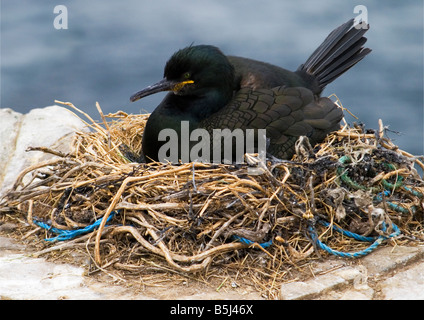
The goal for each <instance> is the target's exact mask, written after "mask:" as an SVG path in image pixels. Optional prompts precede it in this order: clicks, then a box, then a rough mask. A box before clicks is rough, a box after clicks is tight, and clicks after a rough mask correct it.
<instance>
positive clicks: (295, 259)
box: [0, 103, 424, 293]
mask: <svg viewBox="0 0 424 320" xmlns="http://www.w3.org/2000/svg"><path fill="white" fill-rule="evenodd" d="M62 104H65V105H68V106H70V107H72V108H74V109H75V110H77V111H79V110H78V109H77V108H75V107H74V106H73V105H72V104H70V103H62ZM99 111H100V114H101V116H102V119H103V124H102V125H100V124H98V123H96V122H95V121H93V120H92V119H91V118H89V117H88V116H87V115H86V116H87V117H88V118H89V120H90V121H91V123H87V124H88V125H89V126H90V127H91V128H92V131H91V132H89V133H83V132H78V133H77V134H76V137H75V142H74V151H73V152H72V153H70V154H62V153H60V152H57V151H55V150H50V149H47V148H32V149H33V150H41V151H44V152H46V153H52V154H54V155H55V157H53V158H50V159H49V160H47V161H45V162H42V163H39V164H37V165H34V166H32V167H29V168H27V169H25V170H24V171H23V172H22V173H21V174H20V175H19V177H18V178H17V180H16V183H15V184H14V185H13V187H12V189H11V190H10V192H8V194H6V196H5V197H4V198H3V200H2V202H1V203H0V208H1V212H3V213H4V212H9V213H10V212H13V213H14V214H15V216H16V214H17V213H19V214H21V215H22V216H23V217H24V218H25V221H26V222H27V224H26V225H25V224H22V228H26V229H28V230H27V231H26V235H24V236H25V237H27V236H28V235H29V234H30V235H31V236H33V237H37V238H38V239H44V238H46V239H52V238H54V237H56V236H57V235H58V233H59V234H60V232H61V231H67V230H68V231H72V230H86V229H84V228H87V227H88V226H90V225H93V223H97V225H96V228H92V229H90V230H89V231H85V232H82V234H81V235H78V236H77V237H76V238H74V239H73V240H67V241H65V242H48V241H44V240H43V241H42V242H43V245H42V246H43V248H40V254H48V253H51V252H54V251H55V250H59V249H60V250H63V249H65V248H66V249H67V250H68V251H69V250H73V249H74V248H76V247H79V248H80V247H81V245H83V246H84V247H85V248H86V250H87V252H88V253H89V255H90V257H91V258H92V261H93V262H94V265H95V266H96V267H97V268H98V269H101V270H109V272H110V270H119V271H120V272H124V273H125V272H126V273H129V274H131V273H137V274H140V273H141V274H143V273H148V272H150V273H152V272H153V273H155V272H156V273H157V272H158V270H161V272H166V273H178V274H191V276H194V275H200V276H201V277H204V278H205V275H206V274H207V275H209V276H208V277H206V278H210V275H211V274H213V273H222V272H234V273H237V274H239V273H245V274H246V275H247V277H246V279H249V281H253V282H254V283H255V285H256V286H257V287H258V289H259V290H262V291H267V292H268V293H269V292H270V291H272V290H275V288H276V284H278V283H279V282H281V281H285V280H288V279H289V272H288V271H287V270H290V268H293V267H297V266H299V265H300V264H302V263H303V262H305V261H307V260H308V259H317V258H326V257H329V256H330V255H331V253H328V252H326V251H324V250H321V248H322V246H318V245H317V244H318V243H325V244H326V245H327V246H329V247H331V248H333V249H334V250H336V251H338V252H352V251H355V252H356V251H360V250H363V249H364V248H366V247H368V246H369V243H366V242H362V241H358V240H355V239H353V238H350V237H347V236H346V234H347V233H344V232H338V231H337V230H341V229H342V230H344V231H346V232H351V233H355V234H357V235H361V236H364V237H376V238H377V237H378V236H384V239H385V240H387V241H383V242H382V244H381V245H387V243H390V242H393V241H396V242H397V243H399V242H402V241H417V240H423V239H424V237H423V220H424V218H423V193H424V182H423V180H422V178H421V177H420V175H419V174H418V173H417V170H416V169H415V168H414V165H415V166H419V167H421V168H424V166H423V164H422V162H421V161H419V159H418V158H417V157H414V156H412V155H410V154H408V153H407V152H404V151H402V150H400V149H399V148H397V147H396V146H395V145H394V144H393V143H392V142H391V141H390V139H388V138H387V137H385V128H384V127H383V125H382V123H381V122H380V127H379V130H378V131H373V130H365V129H363V128H362V127H360V126H356V125H355V126H352V127H350V126H348V125H347V124H345V125H344V126H343V127H341V129H340V130H339V131H338V132H335V133H333V134H331V135H329V136H328V137H327V138H326V140H325V141H324V142H323V143H321V144H320V145H318V146H315V148H311V146H309V145H308V143H307V141H306V142H305V141H303V142H302V141H301V140H299V141H298V145H297V149H296V151H297V152H296V155H295V156H294V157H293V159H292V160H291V161H282V160H278V159H267V162H266V164H265V165H264V164H262V165H261V164H260V163H259V168H257V169H260V170H261V174H255V175H252V174H249V168H251V166H252V165H253V166H254V165H256V166H258V164H257V162H255V161H254V160H255V159H256V158H255V156H254V155H246V156H247V157H249V161H246V164H241V165H224V164H205V163H187V164H179V165H172V164H164V163H150V164H144V163H136V162H133V161H132V160H133V155H134V154H139V151H140V150H141V140H142V139H141V138H142V134H143V128H144V125H145V123H146V120H147V118H148V115H128V114H125V113H123V112H119V113H116V114H112V115H108V116H104V115H103V113H102V112H101V110H100V108H99ZM255 163H256V164H255ZM28 176H30V177H31V178H30V179H28ZM24 177H26V182H24V181H25V180H24ZM8 216H13V215H10V214H9V215H8ZM320 221H324V222H325V224H321V223H318V222H320ZM42 224H44V225H45V226H47V227H45V228H41V227H40V225H41V226H42ZM392 225H393V226H394V225H395V226H396V227H397V228H398V229H399V233H400V235H398V234H396V237H391V236H390V232H392V231H393V230H392ZM87 230H88V229H87ZM52 231H56V233H54V232H52ZM21 234H22V232H21ZM318 240H319V242H318Z"/></svg>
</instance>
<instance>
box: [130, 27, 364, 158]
mask: <svg viewBox="0 0 424 320" xmlns="http://www.w3.org/2000/svg"><path fill="white" fill-rule="evenodd" d="M360 27H361V25H356V26H355V25H354V19H351V20H349V21H348V22H346V23H344V24H343V25H341V26H339V27H338V28H336V29H335V30H333V31H332V32H331V33H330V34H329V35H328V36H327V38H326V39H325V40H324V42H323V43H322V44H321V45H320V46H319V47H318V48H317V49H316V50H315V51H314V52H313V53H312V55H311V56H310V57H309V58H308V59H307V61H306V62H305V63H303V64H301V65H300V66H299V68H298V69H297V70H296V71H295V72H292V71H289V70H286V69H283V68H280V67H277V66H274V65H271V64H268V63H265V62H260V61H256V60H251V59H247V58H241V57H233V56H225V55H224V54H223V53H222V52H221V51H220V50H219V49H218V48H216V47H213V46H209V45H198V46H189V47H187V48H184V49H181V50H179V51H177V52H176V53H174V54H173V55H172V57H171V58H170V59H169V61H168V62H167V63H166V66H165V70H164V79H163V80H161V81H159V82H158V83H156V84H154V85H152V86H149V87H147V88H145V89H143V90H141V91H139V92H137V93H135V94H134V95H133V96H131V98H130V100H131V101H136V100H138V99H140V98H143V97H145V96H148V95H150V94H153V93H156V92H160V91H171V92H170V93H169V94H167V95H166V97H165V98H164V99H163V101H162V102H161V103H160V104H159V106H158V107H157V108H156V109H155V110H154V111H153V112H152V114H151V115H150V117H149V119H148V121H147V123H146V126H145V130H144V134H143V141H142V153H143V154H144V156H145V158H146V160H147V161H150V160H155V161H163V160H164V159H159V158H158V152H159V149H160V148H161V146H163V145H164V144H165V141H159V140H158V135H159V132H160V131H161V130H162V129H167V128H169V129H173V130H175V131H176V132H177V133H178V134H180V130H181V121H189V123H190V132H191V131H192V130H194V129H196V128H205V129H207V130H208V131H209V132H212V129H224V128H228V129H230V130H234V129H236V128H240V129H242V130H246V129H266V136H267V139H268V147H267V152H268V153H269V154H271V155H273V156H275V157H278V158H282V159H289V158H291V157H292V155H293V154H294V149H295V148H294V146H295V142H296V140H297V139H298V137H299V136H307V137H308V138H309V141H310V142H311V144H312V145H314V144H316V143H319V142H321V141H322V140H323V139H324V138H325V137H326V136H327V135H328V134H329V133H330V132H332V131H336V130H338V129H339V126H340V125H339V122H340V121H341V119H342V118H343V112H342V110H341V109H340V108H338V107H337V106H336V105H335V104H334V103H333V102H332V101H331V100H330V99H328V98H326V97H320V95H321V93H322V91H323V90H324V88H325V86H326V85H328V84H329V83H331V82H332V81H334V80H335V79H336V78H338V77H339V76H340V75H342V74H343V73H344V72H346V71H347V70H348V69H350V68H351V67H352V66H354V65H355V64H356V63H357V62H359V61H360V60H362V59H363V58H364V57H365V56H366V55H367V54H368V53H370V52H371V50H370V49H368V48H364V47H363V46H364V44H365V42H366V40H367V39H366V38H365V37H363V35H364V33H365V32H366V31H367V30H368V26H367V27H366V28H360ZM179 137H180V136H179ZM180 139H181V137H180ZM183 139H184V138H183ZM180 142H181V140H180V141H179V142H178V143H180ZM180 152H181V151H180ZM179 157H181V153H179Z"/></svg>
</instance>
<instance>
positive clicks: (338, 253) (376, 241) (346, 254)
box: [308, 220, 400, 258]
mask: <svg viewBox="0 0 424 320" xmlns="http://www.w3.org/2000/svg"><path fill="white" fill-rule="evenodd" d="M319 222H320V223H321V224H323V225H324V226H329V225H330V224H329V223H328V222H326V221H322V220H320V221H319ZM392 227H393V233H391V234H390V235H388V236H383V235H380V236H379V237H377V238H375V237H364V236H361V235H359V234H356V233H353V232H349V231H346V230H343V229H341V228H339V227H337V226H335V225H333V226H332V228H333V230H335V231H337V232H340V233H342V234H343V235H345V236H347V237H350V238H354V239H356V240H359V241H367V242H372V241H374V242H373V243H372V244H371V245H370V246H369V247H368V248H366V249H364V250H361V251H357V252H353V253H350V252H342V251H337V250H333V249H331V248H330V247H329V246H327V245H326V244H324V243H323V242H321V240H319V238H318V235H317V233H316V230H315V226H314V223H313V222H310V224H309V226H308V231H309V234H310V236H311V239H312V242H313V243H314V244H315V245H316V246H317V247H318V248H320V249H322V250H325V251H327V252H328V253H330V254H332V255H335V256H338V257H342V258H360V257H363V256H366V255H367V254H369V253H371V252H372V251H374V250H375V249H376V248H377V247H378V246H379V245H380V244H381V243H382V242H383V241H384V240H387V239H389V238H393V237H396V236H398V235H399V234H400V230H399V228H398V227H397V226H396V225H395V224H394V223H393V224H392ZM385 230H386V226H385V224H383V231H385Z"/></svg>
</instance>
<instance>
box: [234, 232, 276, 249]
mask: <svg viewBox="0 0 424 320" xmlns="http://www.w3.org/2000/svg"><path fill="white" fill-rule="evenodd" d="M233 239H234V240H237V241H239V242H241V243H244V244H248V245H252V244H255V243H257V242H255V241H252V240H249V239H246V238H243V237H239V236H236V235H234V236H233ZM257 244H258V245H260V246H261V247H262V248H264V249H265V248H268V247H269V246H271V245H272V240H269V241H268V242H264V243H257Z"/></svg>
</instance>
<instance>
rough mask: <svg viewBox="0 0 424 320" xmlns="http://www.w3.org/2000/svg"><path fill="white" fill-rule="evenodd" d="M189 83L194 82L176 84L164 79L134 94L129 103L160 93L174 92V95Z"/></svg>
mask: <svg viewBox="0 0 424 320" xmlns="http://www.w3.org/2000/svg"><path fill="white" fill-rule="evenodd" d="M189 83H194V81H193V80H187V81H181V82H178V81H172V80H168V79H166V78H164V79H162V80H161V81H159V82H158V83H155V84H153V85H151V86H148V87H147V88H144V89H143V90H141V91H138V92H136V93H134V94H133V95H132V96H131V97H130V101H131V102H134V101H137V100H139V99H141V98H144V97H147V96H150V95H151V94H154V93H158V92H162V91H174V92H175V93H177V92H178V91H180V90H181V89H182V88H183V87H184V86H185V85H186V84H189Z"/></svg>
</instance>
